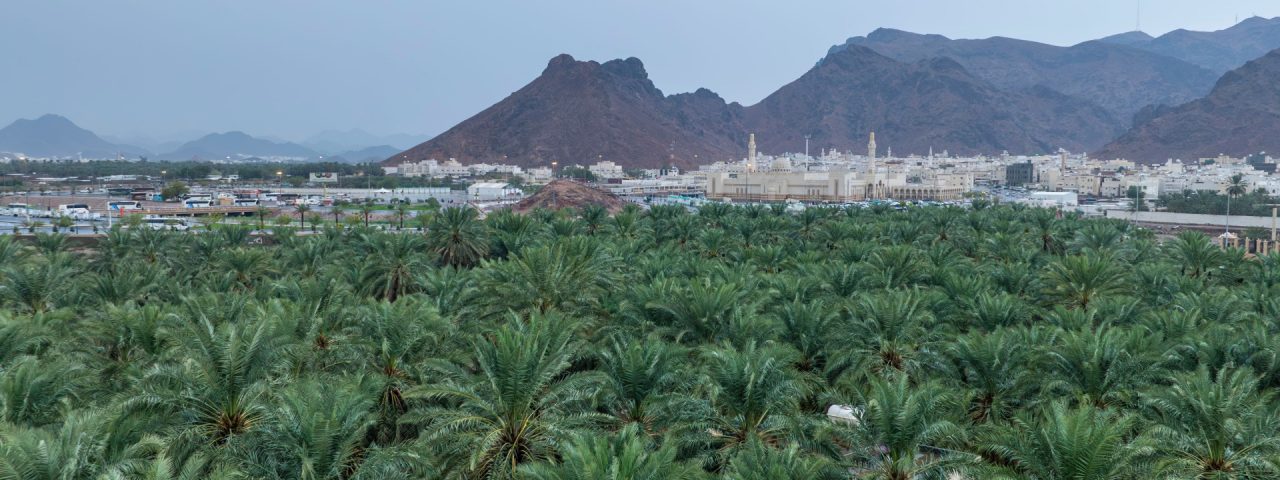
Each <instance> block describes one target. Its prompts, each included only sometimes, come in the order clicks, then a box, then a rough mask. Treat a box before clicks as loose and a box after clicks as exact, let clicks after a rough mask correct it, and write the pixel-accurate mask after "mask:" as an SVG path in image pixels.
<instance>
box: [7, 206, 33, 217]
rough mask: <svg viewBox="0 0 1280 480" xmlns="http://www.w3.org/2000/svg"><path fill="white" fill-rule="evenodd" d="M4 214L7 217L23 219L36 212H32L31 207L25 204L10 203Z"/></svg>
mask: <svg viewBox="0 0 1280 480" xmlns="http://www.w3.org/2000/svg"><path fill="white" fill-rule="evenodd" d="M4 213H5V215H13V216H15V217H22V216H27V215H31V214H33V213H35V210H32V209H31V206H30V205H27V204H25V203H10V204H9V205H6V206H5V208H4Z"/></svg>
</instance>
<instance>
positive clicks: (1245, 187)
mask: <svg viewBox="0 0 1280 480" xmlns="http://www.w3.org/2000/svg"><path fill="white" fill-rule="evenodd" d="M1248 191H1249V183H1248V182H1245V180H1244V175H1242V174H1239V173H1237V174H1235V175H1232V176H1231V177H1230V178H1228V179H1227V189H1226V193H1227V223H1226V226H1225V228H1226V234H1230V233H1231V197H1238V196H1240V195H1244V194H1245V193H1247V192H1248Z"/></svg>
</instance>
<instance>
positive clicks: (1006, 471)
mask: <svg viewBox="0 0 1280 480" xmlns="http://www.w3.org/2000/svg"><path fill="white" fill-rule="evenodd" d="M1136 429H1137V423H1136V422H1135V420H1134V418H1133V417H1130V416H1126V415H1123V414H1119V413H1116V412H1112V411H1108V410H1102V409H1097V408H1095V407H1092V406H1090V405H1082V406H1080V407H1078V408H1074V409H1073V408H1068V407H1067V406H1066V405H1065V404H1064V403H1062V402H1055V403H1053V404H1052V405H1049V406H1048V407H1046V408H1045V409H1044V412H1043V413H1042V414H1041V415H1040V416H1033V415H1031V414H1029V413H1027V414H1022V415H1019V416H1018V417H1017V418H1015V419H1014V420H1013V422H1012V423H1011V424H1010V425H1008V426H1007V427H1003V428H1001V429H999V430H997V431H996V432H995V433H993V434H991V436H990V437H989V438H987V439H985V440H983V441H981V442H980V444H979V451H980V452H981V454H982V456H983V458H984V459H985V460H986V461H987V465H988V467H987V468H985V469H979V470H978V473H976V477H975V478H1019V479H1029V480H1051V479H1063V478H1075V479H1082V480H1085V479H1097V480H1102V479H1113V478H1149V477H1148V476H1147V475H1149V474H1150V471H1149V466H1148V465H1147V464H1146V463H1145V462H1143V461H1142V460H1143V457H1144V456H1146V453H1147V452H1149V449H1148V447H1146V446H1145V445H1144V441H1143V440H1142V439H1136V440H1135V439H1134V437H1135V433H1137V432H1136Z"/></svg>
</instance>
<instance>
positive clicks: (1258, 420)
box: [1146, 367, 1280, 478]
mask: <svg viewBox="0 0 1280 480" xmlns="http://www.w3.org/2000/svg"><path fill="white" fill-rule="evenodd" d="M1258 387H1259V385H1258V379H1257V377H1256V376H1255V375H1254V373H1253V372H1252V371H1250V370H1249V369H1247V368H1239V369H1223V370H1220V371H1217V372H1210V371H1209V370H1208V369H1207V368H1205V367H1200V368H1199V369H1197V370H1196V371H1195V372H1192V373H1189V374H1185V375H1180V376H1179V377H1177V378H1176V379H1175V381H1174V382H1173V383H1172V384H1171V385H1170V386H1168V387H1166V388H1161V389H1153V390H1152V391H1151V393H1150V394H1149V395H1148V397H1147V399H1146V400H1147V404H1148V405H1149V406H1150V408H1152V409H1153V410H1154V411H1155V418H1156V419H1157V420H1156V421H1157V422H1158V425H1159V426H1158V427H1156V428H1155V429H1153V431H1152V436H1153V439H1154V440H1155V445H1156V446H1157V449H1159V450H1160V451H1161V452H1162V453H1163V455H1162V456H1161V458H1162V459H1161V461H1160V463H1159V468H1160V471H1161V472H1162V473H1163V474H1165V475H1169V476H1170V477H1181V478H1268V477H1276V476H1280V465H1276V464H1275V463H1274V462H1273V461H1271V460H1272V459H1273V458H1274V455H1275V454H1276V453H1277V452H1278V451H1280V442H1277V440H1276V439H1275V437H1274V436H1273V435H1272V432H1275V431H1276V429H1277V428H1280V425H1278V424H1277V423H1278V422H1277V420H1276V416H1275V411H1274V407H1273V406H1272V405H1271V401H1272V399H1273V398H1274V394H1273V393H1272V392H1271V391H1270V390H1266V391H1263V390H1260V389H1259V388H1258Z"/></svg>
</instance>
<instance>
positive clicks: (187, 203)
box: [182, 194, 213, 208]
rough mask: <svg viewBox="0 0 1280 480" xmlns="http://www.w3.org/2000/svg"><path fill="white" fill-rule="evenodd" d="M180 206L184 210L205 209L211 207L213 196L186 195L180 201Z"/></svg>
mask: <svg viewBox="0 0 1280 480" xmlns="http://www.w3.org/2000/svg"><path fill="white" fill-rule="evenodd" d="M182 206H184V207H186V208H205V207H212V206H213V196H212V195H208V194H193V195H187V198H186V199H184V200H183V201H182Z"/></svg>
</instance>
